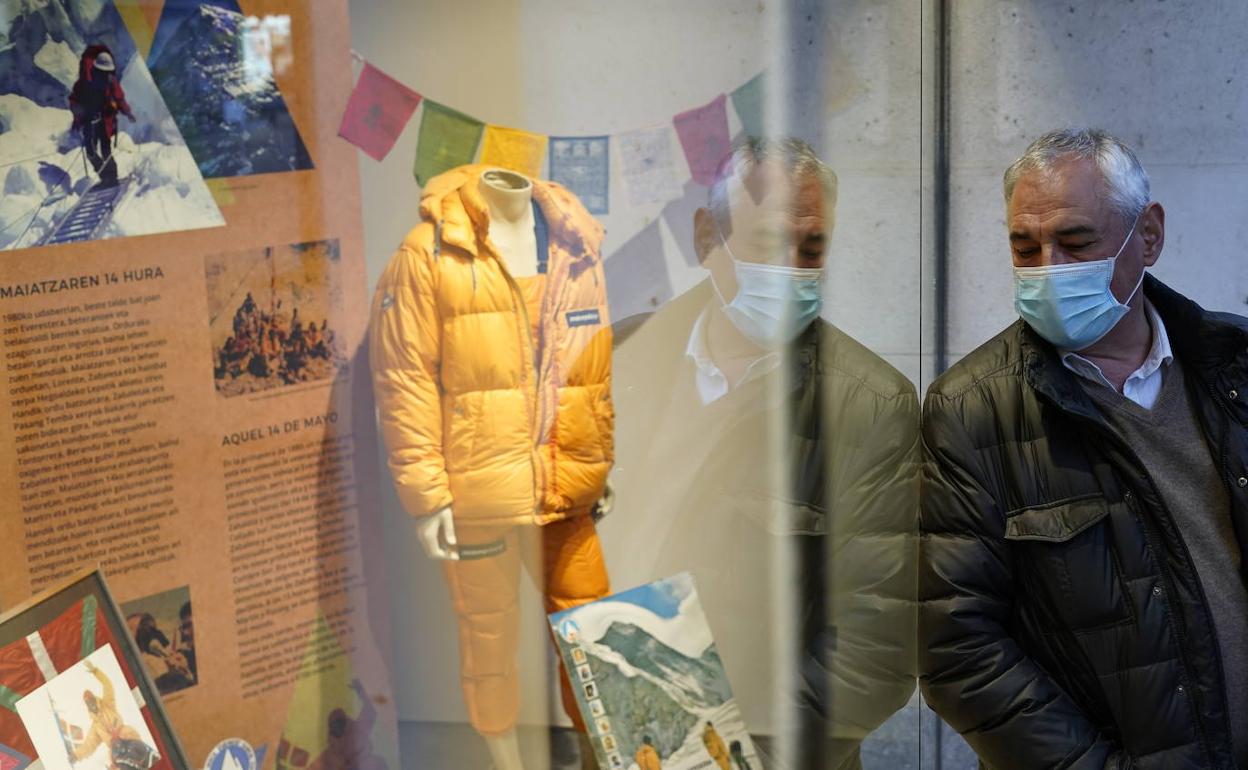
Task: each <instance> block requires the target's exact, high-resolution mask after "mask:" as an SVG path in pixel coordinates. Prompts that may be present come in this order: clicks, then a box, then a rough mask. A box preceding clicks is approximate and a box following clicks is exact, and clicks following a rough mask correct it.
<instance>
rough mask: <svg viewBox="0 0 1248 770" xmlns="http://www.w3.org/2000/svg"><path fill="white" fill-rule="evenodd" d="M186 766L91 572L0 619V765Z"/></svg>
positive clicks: (81, 769)
mask: <svg viewBox="0 0 1248 770" xmlns="http://www.w3.org/2000/svg"><path fill="white" fill-rule="evenodd" d="M32 765H34V766H36V767H42V768H43V770H112V769H113V768H117V769H119V770H190V765H188V764H187V761H186V757H185V755H184V754H183V752H182V747H181V745H180V744H179V743H178V740H177V738H176V736H175V735H174V734H173V730H172V729H171V728H170V725H169V720H168V718H167V717H166V716H165V712H164V710H163V709H162V708H161V704H160V696H159V693H158V690H157V688H156V687H155V686H154V684H153V683H152V681H151V679H150V677H149V676H148V672H147V670H146V669H145V668H144V664H143V661H142V659H141V657H140V654H139V652H138V650H137V648H136V646H135V642H134V638H133V636H132V634H131V633H130V629H129V628H128V627H127V626H126V622H125V619H124V617H123V615H122V613H121V610H120V608H119V607H118V606H117V603H116V602H115V601H114V600H113V597H112V595H111V594H110V593H109V591H108V586H107V585H106V584H105V582H104V575H103V573H101V572H100V571H99V570H92V571H90V572H85V573H82V574H80V575H79V576H77V577H74V578H71V579H70V580H69V581H67V582H65V583H63V584H61V585H60V586H58V587H55V588H53V589H51V590H48V591H46V592H44V593H41V594H39V595H37V596H35V597H33V598H31V599H30V600H29V601H27V602H25V603H24V604H22V605H20V606H18V607H15V608H14V609H12V610H9V611H8V612H5V613H4V614H3V615H0V768H3V770H23V769H24V768H26V767H30V766H32Z"/></svg>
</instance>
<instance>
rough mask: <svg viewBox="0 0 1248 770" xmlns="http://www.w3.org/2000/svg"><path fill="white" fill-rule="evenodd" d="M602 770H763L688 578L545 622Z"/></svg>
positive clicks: (643, 588) (677, 578)
mask: <svg viewBox="0 0 1248 770" xmlns="http://www.w3.org/2000/svg"><path fill="white" fill-rule="evenodd" d="M550 625H551V629H552V631H553V632H554V638H555V642H556V644H557V645H558V647H559V654H560V657H561V658H562V659H563V664H564V666H565V667H566V668H567V671H568V672H569V676H570V677H571V679H572V682H573V689H574V690H575V691H576V698H577V705H578V707H579V708H580V711H581V716H583V717H584V719H585V723H586V725H588V726H589V734H590V738H591V740H592V742H593V745H594V751H595V753H596V754H597V759H598V766H599V767H602V768H606V769H607V770H638V769H639V768H640V769H641V770H649V768H653V767H658V768H662V770H695V769H697V770H703V769H705V770H715V768H722V769H723V770H761V768H762V767H763V765H762V763H761V761H760V760H759V758H758V754H757V752H756V751H755V748H754V744H753V742H752V741H751V740H750V736H749V733H748V731H747V729H746V725H745V722H744V721H743V720H742V718H741V712H740V710H739V709H738V707H737V703H736V700H735V699H734V698H733V695H732V688H731V687H730V686H729V684H728V677H727V674H726V673H725V672H724V665H723V662H722V661H721V660H720V658H719V652H718V651H717V650H716V648H715V640H714V638H713V637H712V636H711V630H710V627H709V625H708V624H707V621H706V616H705V614H704V613H703V612H702V605H701V603H700V602H699V600H698V594H697V590H696V588H695V586H694V583H693V577H692V576H691V575H690V574H689V573H681V574H679V575H675V576H673V577H670V578H666V579H664V580H659V581H656V582H654V583H649V584H647V585H644V586H640V587H638V588H634V589H631V590H628V591H624V592H622V593H618V594H615V595H613V596H609V597H607V598H605V599H602V600H600V601H596V602H592V603H590V604H586V605H582V606H580V607H575V608H573V609H570V610H564V611H562V612H557V613H554V614H552V615H550Z"/></svg>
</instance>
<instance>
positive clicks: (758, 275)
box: [711, 240, 823, 348]
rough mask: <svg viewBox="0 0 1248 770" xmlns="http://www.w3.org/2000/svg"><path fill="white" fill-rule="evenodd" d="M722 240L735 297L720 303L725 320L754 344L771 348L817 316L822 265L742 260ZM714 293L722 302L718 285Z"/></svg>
mask: <svg viewBox="0 0 1248 770" xmlns="http://www.w3.org/2000/svg"><path fill="white" fill-rule="evenodd" d="M723 243H724V250H725V251H727V252H728V256H729V257H730V258H731V259H732V264H733V269H734V271H735V273H736V277H737V296H735V297H733V298H732V301H731V302H728V303H725V304H724V313H725V314H726V315H727V316H728V319H729V320H730V321H732V324H733V326H736V327H737V330H738V331H740V332H741V333H742V334H744V335H745V336H746V337H748V338H749V339H750V340H752V341H753V342H754V343H755V344H756V345H760V346H762V347H766V348H774V347H779V346H780V345H783V344H785V343H788V342H792V341H793V340H794V339H796V338H797V335H799V334H801V333H802V332H803V331H804V330H805V329H806V327H807V326H810V324H811V323H812V322H813V321H814V320H815V319H816V318H817V317H818V316H819V309H820V307H821V306H822V304H823V268H817V267H816V268H810V267H787V266H782V265H766V264H760V263H757V262H742V261H741V260H739V259H737V258H736V256H735V255H734V254H733V253H732V249H730V248H729V247H728V242H727V241H726V240H725V241H724V242H723ZM711 283H712V284H714V279H712V281H711ZM715 292H716V293H717V294H719V296H720V301H721V302H722V301H723V293H722V292H720V291H719V287H718V286H716V287H715Z"/></svg>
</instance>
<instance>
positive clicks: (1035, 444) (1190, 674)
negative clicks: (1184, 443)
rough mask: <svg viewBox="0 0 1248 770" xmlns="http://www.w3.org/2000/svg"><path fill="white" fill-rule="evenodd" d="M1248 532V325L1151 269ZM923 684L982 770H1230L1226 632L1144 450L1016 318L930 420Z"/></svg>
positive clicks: (1241, 530) (956, 375)
mask: <svg viewBox="0 0 1248 770" xmlns="http://www.w3.org/2000/svg"><path fill="white" fill-rule="evenodd" d="M1144 290H1145V294H1146V295H1147V297H1148V299H1149V300H1150V301H1151V302H1152V303H1153V306H1154V307H1155V308H1156V309H1157V312H1158V313H1159V314H1160V315H1161V317H1162V319H1163V320H1164V322H1165V325H1166V331H1167V334H1168V335H1169V337H1170V342H1171V345H1172V347H1173V349H1174V354H1175V357H1176V359H1177V360H1178V361H1180V362H1181V363H1182V365H1183V366H1184V379H1185V381H1186V383H1187V386H1188V387H1189V389H1190V393H1191V396H1192V404H1193V407H1194V408H1195V411H1196V415H1197V417H1198V419H1199V421H1200V423H1201V425H1202V427H1203V428H1204V430H1205V434H1206V436H1208V437H1209V442H1210V449H1211V450H1212V452H1213V455H1214V457H1216V458H1220V459H1219V465H1218V472H1219V474H1220V475H1221V476H1222V477H1223V479H1224V480H1225V482H1226V485H1227V491H1228V492H1227V493H1228V496H1229V497H1230V499H1231V511H1230V514H1231V516H1232V519H1233V521H1234V524H1235V532H1236V534H1237V536H1238V538H1239V541H1240V548H1241V550H1242V549H1243V548H1244V546H1245V544H1246V537H1248V489H1245V488H1246V487H1248V403H1246V401H1248V399H1245V397H1244V396H1243V395H1241V394H1248V322H1246V321H1245V319H1243V318H1239V317H1237V316H1231V315H1229V314H1224V313H1210V312H1206V311H1204V310H1202V309H1201V308H1200V307H1198V306H1197V305H1196V304H1195V303H1193V302H1191V301H1189V300H1188V299H1186V298H1184V297H1182V296H1180V295H1178V294H1177V293H1175V292H1173V291H1171V290H1170V289H1168V288H1167V287H1166V286H1164V285H1163V284H1161V283H1160V282H1159V281H1157V280H1155V279H1154V278H1152V276H1147V277H1146V279H1145V282H1144ZM923 442H924V446H925V448H926V462H925V467H924V473H923V481H924V484H923V501H922V540H921V545H920V553H921V555H922V560H921V568H920V570H921V571H920V592H921V599H922V604H921V610H920V615H919V618H920V620H919V629H920V645H919V649H920V664H921V669H922V688H923V694H924V695H925V696H926V698H927V700H928V702H929V703H930V704H931V705H932V708H934V709H935V710H936V712H937V713H939V714H940V715H941V716H942V717H944V718H945V720H946V721H948V722H949V724H950V725H952V726H953V727H954V728H955V729H956V730H958V731H959V732H960V733H962V734H963V735H964V736H965V737H966V739H967V741H968V742H970V744H971V746H972V747H973V748H974V749H975V750H976V752H977V753H978V754H979V756H980V760H981V762H982V763H983V764H982V766H984V767H991V768H996V769H998V770H1006V769H1007V768H1008V769H1009V770H1029V769H1031V768H1035V770H1041V769H1042V768H1044V769H1047V768H1078V769H1080V770H1093V769H1095V770H1102V769H1103V768H1104V769H1107V770H1110V769H1112V770H1126V768H1135V769H1138V770H1232V769H1233V768H1234V767H1235V759H1234V757H1233V754H1232V744H1231V727H1230V723H1229V719H1228V713H1227V704H1226V697H1225V687H1226V685H1225V681H1224V677H1223V672H1222V668H1221V664H1220V657H1219V653H1218V640H1217V635H1216V634H1214V633H1212V629H1213V628H1214V624H1213V619H1212V618H1211V617H1210V612H1209V603H1208V601H1207V600H1206V599H1205V594H1204V589H1203V587H1202V585H1201V582H1200V580H1199V579H1198V575H1197V573H1196V567H1195V565H1194V564H1193V561H1192V557H1191V554H1190V553H1189V552H1188V550H1187V548H1186V546H1185V545H1184V542H1183V538H1182V536H1181V534H1180V533H1179V532H1178V531H1177V528H1176V522H1175V519H1174V517H1173V516H1172V515H1171V513H1170V512H1169V511H1168V509H1167V507H1166V505H1165V502H1164V500H1163V499H1162V497H1161V495H1160V493H1159V492H1158V490H1157V487H1156V482H1155V481H1153V480H1152V478H1151V477H1150V476H1149V474H1148V473H1147V472H1146V471H1145V469H1144V467H1143V464H1142V463H1141V462H1140V461H1139V459H1138V458H1137V457H1136V456H1135V453H1134V452H1133V451H1132V450H1131V448H1130V447H1129V446H1128V445H1127V444H1126V442H1124V441H1123V440H1122V439H1121V438H1120V437H1119V436H1118V435H1117V433H1116V432H1115V431H1114V430H1113V429H1112V428H1111V427H1110V426H1109V424H1108V423H1107V422H1106V420H1105V418H1104V417H1102V416H1101V413H1100V411H1099V410H1098V409H1097V407H1096V406H1095V404H1094V403H1093V402H1092V400H1091V399H1090V398H1089V396H1088V395H1087V394H1086V393H1085V392H1084V391H1083V389H1082V388H1081V387H1080V386H1079V384H1078V382H1077V381H1076V380H1075V379H1074V375H1073V374H1072V373H1071V372H1069V371H1067V370H1066V369H1065V367H1063V366H1062V363H1061V361H1060V359H1059V358H1058V355H1057V352H1056V351H1055V349H1054V348H1053V346H1052V345H1050V344H1048V343H1047V342H1045V341H1044V340H1042V339H1040V337H1039V336H1037V335H1036V334H1035V333H1034V332H1032V331H1031V329H1030V328H1028V327H1027V326H1026V325H1025V324H1023V323H1022V322H1021V321H1020V322H1017V323H1015V324H1014V325H1012V326H1010V327H1009V328H1008V329H1006V330H1005V331H1004V332H1002V333H1001V334H999V335H997V337H995V338H994V339H992V340H990V341H988V342H987V343H985V344H984V345H983V346H981V347H980V348H979V349H978V350H976V351H974V352H972V353H971V354H970V355H968V356H967V357H966V358H964V359H962V361H960V362H958V364H956V365H955V366H953V367H952V368H951V369H950V370H949V371H948V372H946V373H945V374H944V375H942V376H941V377H940V378H939V379H937V380H936V381H935V382H934V383H933V384H932V387H931V389H930V390H929V392H928V395H927V399H926V403H925V405H924V411H923Z"/></svg>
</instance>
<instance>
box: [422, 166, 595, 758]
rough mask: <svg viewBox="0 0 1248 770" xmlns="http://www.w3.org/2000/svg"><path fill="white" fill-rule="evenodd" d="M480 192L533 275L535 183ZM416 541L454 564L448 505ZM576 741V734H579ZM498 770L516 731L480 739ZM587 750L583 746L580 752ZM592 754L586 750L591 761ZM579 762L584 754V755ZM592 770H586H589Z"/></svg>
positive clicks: (512, 260)
mask: <svg viewBox="0 0 1248 770" xmlns="http://www.w3.org/2000/svg"><path fill="white" fill-rule="evenodd" d="M480 190H481V195H482V197H484V198H485V200H486V203H488V204H489V207H490V240H491V241H493V242H494V248H495V250H496V251H497V252H498V254H499V255H500V256H502V258H503V261H504V262H505V263H506V265H507V270H508V272H510V273H511V275H512V277H516V278H519V277H529V276H532V275H534V274H536V273H537V236H536V235H535V234H534V232H533V220H534V217H533V205H532V204H533V183H532V182H530V181H529V180H528V179H526V178H524V177H523V176H521V175H520V174H516V173H512V172H510V171H503V170H501V169H496V170H492V171H487V172H485V173H484V174H482V175H481V182H480ZM416 532H417V538H418V539H419V540H420V544H421V547H423V548H424V549H425V554H426V555H428V556H429V558H431V559H458V558H459V551H458V549H457V545H458V543H457V542H456V540H455V515H454V513H453V506H451V505H448V506H446V507H445V508H443V509H441V510H440V511H438V512H437V513H435V514H434V515H432V516H430V517H429V518H428V519H425V520H424V521H421V522H418V523H417V525H416ZM578 735H580V733H578ZM482 738H483V739H484V740H485V745H486V747H487V748H489V750H490V758H491V759H492V760H493V761H494V767H495V768H496V770H524V762H523V761H522V760H521V758H520V742H519V740H518V739H517V737H516V731H515V728H512V729H511V730H509V731H507V732H506V733H503V734H502V735H486V736H482ZM585 748H586V747H585V746H584V745H582V751H584V749H585ZM592 754H593V749H592V748H591V749H590V756H592ZM582 756H583V754H582ZM593 766H594V765H592V764H591V765H587V767H593Z"/></svg>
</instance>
